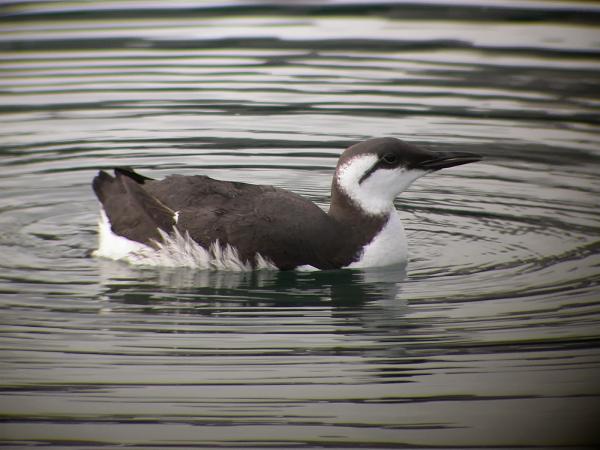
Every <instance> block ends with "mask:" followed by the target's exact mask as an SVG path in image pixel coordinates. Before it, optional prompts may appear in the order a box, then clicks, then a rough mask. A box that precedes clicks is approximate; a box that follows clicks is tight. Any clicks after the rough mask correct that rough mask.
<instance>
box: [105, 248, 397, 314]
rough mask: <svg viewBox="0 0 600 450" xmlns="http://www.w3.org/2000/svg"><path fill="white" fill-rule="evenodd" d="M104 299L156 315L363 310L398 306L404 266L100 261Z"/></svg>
mask: <svg viewBox="0 0 600 450" xmlns="http://www.w3.org/2000/svg"><path fill="white" fill-rule="evenodd" d="M98 264H99V269H100V270H99V272H100V276H101V278H102V286H104V288H105V290H104V292H103V295H102V296H103V297H104V298H105V299H107V300H110V301H125V302H127V303H130V304H131V303H133V304H135V303H138V304H140V305H148V304H152V305H154V306H155V307H157V310H160V304H161V303H164V302H173V301H185V302H196V303H197V304H198V306H200V305H207V304H211V305H212V306H213V307H214V306H216V305H218V304H221V305H224V304H227V305H229V306H232V305H237V306H242V305H248V306H269V307H291V306H294V307H301V306H316V305H322V306H325V305H327V304H329V305H331V306H339V307H344V306H346V307H349V306H361V305H364V304H366V303H368V302H372V301H375V300H377V301H382V302H388V301H391V302H394V303H397V302H399V298H398V296H399V293H400V289H401V283H402V281H403V280H404V279H405V277H406V267H405V266H404V265H399V266H391V267H385V268H378V269H371V270H368V271H365V270H360V271H359V270H347V269H346V270H330V271H312V272H298V271H267V270H264V271H253V272H226V271H206V270H192V269H186V268H176V269H167V268H148V269H140V268H137V267H131V266H127V265H124V264H122V263H119V262H114V261H105V260H99V262H98Z"/></svg>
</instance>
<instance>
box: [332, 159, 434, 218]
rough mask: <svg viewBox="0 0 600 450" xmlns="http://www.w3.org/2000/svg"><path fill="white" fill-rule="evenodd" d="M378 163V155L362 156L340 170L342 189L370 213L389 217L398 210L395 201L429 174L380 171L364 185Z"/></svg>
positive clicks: (398, 169) (395, 170)
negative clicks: (366, 175) (361, 180)
mask: <svg viewBox="0 0 600 450" xmlns="http://www.w3.org/2000/svg"><path fill="white" fill-rule="evenodd" d="M376 163H377V156H376V155H360V156H356V157H354V158H352V159H351V160H350V161H348V162H347V163H346V164H344V165H343V166H341V167H340V168H338V171H337V175H336V176H337V181H338V185H339V186H340V188H341V189H342V190H343V191H344V192H345V193H346V195H348V196H349V197H350V198H351V199H352V200H354V201H355V202H356V204H357V205H358V206H359V207H360V208H362V209H363V210H364V211H365V212H366V213H368V214H372V215H381V214H388V213H390V212H391V211H392V210H394V199H395V198H396V196H397V195H398V194H400V192H402V191H404V190H405V189H406V188H408V186H410V185H411V183H412V182H413V181H415V180H416V179H417V178H420V177H422V176H423V175H425V174H426V173H427V172H426V171H424V170H406V169H405V168H402V167H398V168H396V169H378V170H376V171H375V172H373V173H372V174H371V175H369V177H367V178H366V179H365V180H363V182H362V183H360V179H361V177H362V176H363V175H364V174H365V173H366V172H367V171H368V170H369V169H370V168H371V167H373V165H375V164H376Z"/></svg>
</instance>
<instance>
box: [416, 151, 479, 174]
mask: <svg viewBox="0 0 600 450" xmlns="http://www.w3.org/2000/svg"><path fill="white" fill-rule="evenodd" d="M480 160H481V156H480V155H477V154H475V153H467V152H440V153H434V154H433V156H432V157H431V158H429V159H426V160H424V161H420V162H418V163H417V164H416V165H415V169H421V170H427V171H434V170H440V169H446V168H448V167H454V166H460V165H461V164H467V163H472V162H477V161H480Z"/></svg>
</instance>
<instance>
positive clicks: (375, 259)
mask: <svg viewBox="0 0 600 450" xmlns="http://www.w3.org/2000/svg"><path fill="white" fill-rule="evenodd" d="M407 259H408V246H407V244H406V235H405V233H404V227H403V226H402V222H401V221H400V216H399V215H398V213H397V212H395V211H394V212H392V213H391V214H390V218H389V219H388V221H387V223H386V224H385V225H384V227H383V229H382V230H381V231H380V232H379V234H378V235H377V236H375V238H374V239H373V240H372V241H371V242H369V243H368V244H367V245H365V247H364V248H363V252H362V255H361V257H360V259H359V260H358V261H356V262H353V263H352V264H350V265H349V266H346V267H348V268H350V269H364V268H367V267H381V266H391V265H393V264H404V263H406V261H407Z"/></svg>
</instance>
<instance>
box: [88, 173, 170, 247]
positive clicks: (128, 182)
mask: <svg viewBox="0 0 600 450" xmlns="http://www.w3.org/2000/svg"><path fill="white" fill-rule="evenodd" d="M130 173H132V172H131V171H129V170H115V177H111V176H110V175H109V174H107V173H106V172H104V171H100V172H99V173H98V175H97V176H96V177H95V178H94V181H93V183H92V187H93V189H94V192H95V193H96V196H97V197H98V199H99V200H100V202H101V203H102V207H103V208H104V211H105V213H106V215H107V216H108V219H109V220H110V224H111V228H112V231H113V232H114V233H115V234H118V235H119V236H123V237H126V238H127V239H131V240H133V241H137V242H141V243H144V244H147V245H152V243H153V241H158V240H160V233H159V231H158V229H161V230H163V231H166V232H170V231H172V229H173V226H174V225H175V219H174V214H175V211H173V210H172V209H171V208H169V207H168V206H166V205H165V204H164V203H162V202H161V201H160V200H158V199H157V198H156V197H154V196H153V195H151V194H150V193H148V192H147V191H146V190H145V189H144V187H143V185H142V184H139V181H140V180H141V179H142V178H141V176H137V174H135V173H134V175H136V176H130V175H129V174H130ZM138 177H139V179H138Z"/></svg>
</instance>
